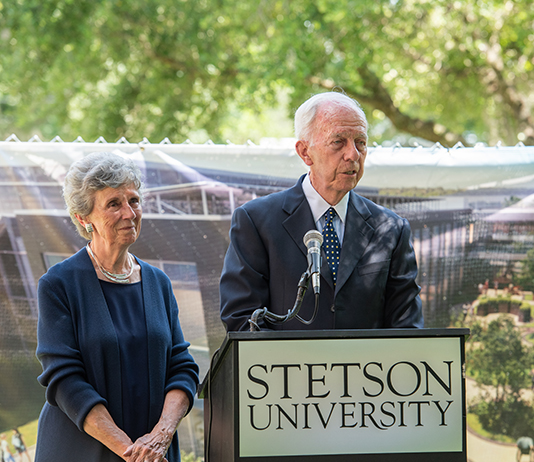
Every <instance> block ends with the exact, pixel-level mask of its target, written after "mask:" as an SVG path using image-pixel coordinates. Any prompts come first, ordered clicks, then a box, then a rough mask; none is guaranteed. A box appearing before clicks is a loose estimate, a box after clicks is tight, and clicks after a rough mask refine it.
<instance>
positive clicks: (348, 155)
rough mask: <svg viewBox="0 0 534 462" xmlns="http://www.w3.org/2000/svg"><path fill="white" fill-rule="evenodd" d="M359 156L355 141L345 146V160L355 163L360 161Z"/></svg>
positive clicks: (360, 154)
mask: <svg viewBox="0 0 534 462" xmlns="http://www.w3.org/2000/svg"><path fill="white" fill-rule="evenodd" d="M361 156H362V153H361V152H360V151H359V149H358V144H357V142H356V141H352V142H350V143H348V144H347V149H346V151H345V159H346V160H353V161H354V162H357V161H359V160H360V157H361Z"/></svg>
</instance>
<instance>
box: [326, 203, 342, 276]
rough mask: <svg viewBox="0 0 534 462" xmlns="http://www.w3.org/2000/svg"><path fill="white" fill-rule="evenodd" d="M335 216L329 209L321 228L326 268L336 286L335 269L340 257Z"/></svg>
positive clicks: (333, 211)
mask: <svg viewBox="0 0 534 462" xmlns="http://www.w3.org/2000/svg"><path fill="white" fill-rule="evenodd" d="M335 216H336V211H335V209H334V208H333V207H330V208H329V209H328V210H327V211H326V213H325V223H324V227H323V247H324V253H325V255H326V261H327V263H328V266H329V267H330V270H331V271H332V277H333V279H334V285H335V284H336V280H337V268H338V266H339V256H340V255H341V244H340V243H339V239H338V237H337V233H336V230H335V229H334V217H335Z"/></svg>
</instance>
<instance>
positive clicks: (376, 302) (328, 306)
mask: <svg viewBox="0 0 534 462" xmlns="http://www.w3.org/2000/svg"><path fill="white" fill-rule="evenodd" d="M295 134H296V137H297V139H298V141H297V143H296V146H295V147H296V151H297V154H298V155H299V156H300V157H301V159H302V160H303V161H304V163H305V164H306V165H307V166H308V167H309V174H307V175H304V176H302V177H301V178H300V179H299V181H298V182H297V184H296V185H295V186H293V187H292V188H290V189H288V190H286V191H283V192H280V193H275V194H271V195H268V196H266V197H262V198H259V199H255V200H253V201H250V202H248V203H247V204H245V205H243V206H242V207H239V208H237V209H236V210H235V212H234V215H233V217H232V226H231V229H230V246H229V248H228V252H227V254H226V257H225V261H224V267H223V271H222V275H221V282H220V296H221V319H222V321H223V323H224V324H225V327H226V329H227V330H229V331H237V330H248V329H249V327H250V326H249V322H248V320H249V319H250V317H251V315H252V313H253V312H254V311H255V310H256V309H258V308H263V307H266V308H267V309H268V310H269V311H271V312H274V313H277V314H280V315H283V314H286V313H287V312H288V310H290V309H291V308H292V307H293V304H294V302H295V297H296V294H297V284H298V282H299V280H300V278H301V275H302V273H304V272H305V271H306V269H307V267H308V262H307V248H306V246H305V244H304V242H303V236H304V235H305V234H306V232H307V231H309V230H312V229H314V230H315V229H317V230H320V231H322V232H323V235H324V236H325V239H326V241H328V242H325V243H323V263H322V268H321V291H320V296H319V306H318V312H317V317H316V318H315V320H314V321H313V322H312V323H311V324H309V325H307V324H304V323H301V322H299V320H297V319H292V320H291V321H289V322H287V323H284V324H277V323H271V322H266V321H262V322H261V323H260V327H261V328H267V329H287V330H295V329H376V328H388V327H393V328H394V327H414V328H419V327H423V316H422V309H421V300H420V298H419V290H420V289H419V287H418V286H417V284H416V282H415V278H416V276H417V264H416V261H415V254H414V250H413V247H412V245H411V242H410V233H411V232H410V226H409V224H408V221H407V220H406V219H403V218H401V217H399V216H398V215H396V214H395V213H393V212H392V211H390V210H388V209H386V208H384V207H381V206H378V205H376V204H374V203H373V202H371V201H370V200H368V199H365V198H363V197H361V196H359V195H357V194H356V193H355V192H354V191H352V189H353V188H354V187H355V186H356V185H357V184H358V181H359V180H360V179H361V177H362V175H363V170H364V162H365V157H366V155H367V120H366V118H365V114H364V112H363V110H362V109H361V107H360V106H359V104H358V103H357V102H356V101H355V100H353V99H352V98H349V97H348V96H345V95H343V94H341V93H337V92H328V93H321V94H318V95H315V96H313V97H312V98H310V99H309V100H307V101H306V102H305V103H304V104H303V105H302V106H301V107H300V108H299V109H298V110H297V112H296V114H295ZM326 245H328V246H332V247H333V248H334V251H333V253H331V252H332V251H331V249H330V247H329V248H328V249H327V248H326ZM336 247H337V248H340V249H341V250H340V252H339V251H338V250H336V249H335V248H336ZM336 252H338V253H336ZM332 261H333V262H334V263H332V264H331V263H330V262H332ZM314 307H315V300H314V294H313V293H312V291H311V290H309V291H308V292H307V294H306V296H305V297H304V300H303V302H302V307H301V309H300V313H299V315H300V316H301V317H302V318H304V319H310V318H311V317H312V313H313V312H314Z"/></svg>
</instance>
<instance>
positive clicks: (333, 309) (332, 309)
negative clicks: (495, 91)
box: [330, 305, 336, 313]
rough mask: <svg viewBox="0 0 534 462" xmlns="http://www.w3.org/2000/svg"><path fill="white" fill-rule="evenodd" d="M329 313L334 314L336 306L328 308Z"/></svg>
mask: <svg viewBox="0 0 534 462" xmlns="http://www.w3.org/2000/svg"><path fill="white" fill-rule="evenodd" d="M330 311H331V312H332V313H335V312H336V306H335V305H332V306H331V307H330Z"/></svg>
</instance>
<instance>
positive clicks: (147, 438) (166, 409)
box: [122, 390, 189, 462]
mask: <svg viewBox="0 0 534 462" xmlns="http://www.w3.org/2000/svg"><path fill="white" fill-rule="evenodd" d="M188 409H189V398H188V397H187V394H186V393H185V392H184V391H182V390H170V391H169V392H168V393H167V395H165V403H164V404H163V411H162V412H161V417H160V419H159V422H158V423H157V424H156V426H155V427H154V429H153V430H152V431H151V432H150V433H147V434H146V435H144V436H141V437H140V438H138V439H137V440H136V441H135V442H134V443H133V444H132V445H131V446H129V447H128V449H126V451H125V452H124V454H123V455H122V457H123V459H125V460H127V461H128V462H168V461H167V459H166V458H165V454H167V449H169V446H170V445H171V442H172V437H173V435H174V432H175V431H176V429H177V428H178V425H179V423H180V421H181V420H182V418H183V416H184V415H185V413H186V412H187V410H188Z"/></svg>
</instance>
